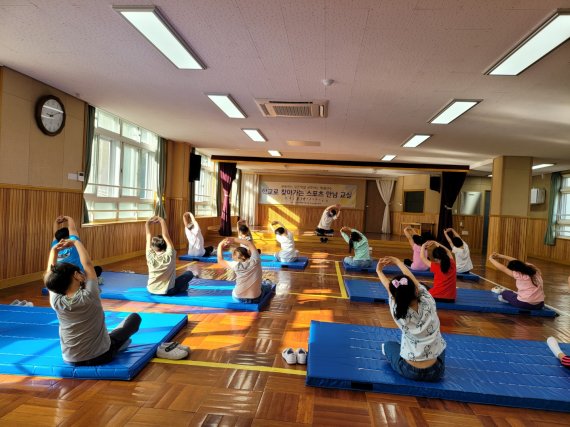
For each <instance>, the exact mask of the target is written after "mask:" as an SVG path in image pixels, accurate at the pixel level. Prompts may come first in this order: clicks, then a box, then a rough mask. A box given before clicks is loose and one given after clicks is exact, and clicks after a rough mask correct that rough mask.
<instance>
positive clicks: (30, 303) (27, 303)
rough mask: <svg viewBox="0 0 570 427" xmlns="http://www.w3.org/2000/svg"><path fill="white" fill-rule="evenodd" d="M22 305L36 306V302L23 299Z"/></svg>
mask: <svg viewBox="0 0 570 427" xmlns="http://www.w3.org/2000/svg"><path fill="white" fill-rule="evenodd" d="M20 305H21V306H22V307H33V306H34V303H33V302H30V301H26V300H24V301H22V302H21V303H20Z"/></svg>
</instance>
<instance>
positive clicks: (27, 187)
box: [0, 182, 83, 195]
mask: <svg viewBox="0 0 570 427" xmlns="http://www.w3.org/2000/svg"><path fill="white" fill-rule="evenodd" d="M0 189H12V190H32V191H55V192H58V193H76V194H81V195H83V190H76V189H73V188H55V187H33V186H30V185H20V184H4V183H1V182H0Z"/></svg>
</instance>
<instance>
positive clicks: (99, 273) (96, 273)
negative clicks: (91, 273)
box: [93, 265, 103, 277]
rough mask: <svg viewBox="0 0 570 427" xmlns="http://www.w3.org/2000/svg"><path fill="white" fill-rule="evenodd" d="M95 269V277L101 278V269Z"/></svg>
mask: <svg viewBox="0 0 570 427" xmlns="http://www.w3.org/2000/svg"><path fill="white" fill-rule="evenodd" d="M93 268H94V269H95V275H96V276H97V277H99V276H101V273H103V269H102V268H101V266H100V265H96V266H95V267H93Z"/></svg>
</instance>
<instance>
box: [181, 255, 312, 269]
mask: <svg viewBox="0 0 570 427" xmlns="http://www.w3.org/2000/svg"><path fill="white" fill-rule="evenodd" d="M260 258H261V266H262V267H265V268H289V269H292V270H304V269H305V267H306V266H307V264H309V258H307V257H304V256H300V257H297V260H296V261H293V262H280V261H276V260H275V256H273V255H270V254H261V255H260ZM178 259H180V260H182V261H200V262H214V263H215V262H218V258H217V257H215V256H208V257H196V256H192V255H181V256H179V257H178ZM224 259H225V260H226V261H231V259H232V256H231V254H230V253H229V252H224Z"/></svg>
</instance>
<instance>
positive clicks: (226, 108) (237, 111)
mask: <svg viewBox="0 0 570 427" xmlns="http://www.w3.org/2000/svg"><path fill="white" fill-rule="evenodd" d="M206 96H207V97H208V98H210V100H211V101H212V102H213V103H214V104H216V105H217V106H218V108H219V109H220V110H222V111H223V112H224V113H225V114H226V116H228V117H229V118H230V119H245V118H246V117H247V116H246V115H245V113H244V112H243V111H242V109H241V108H240V106H239V105H238V104H237V102H235V101H234V99H233V98H232V97H231V95H217V94H213V93H210V94H208V93H207V94H206Z"/></svg>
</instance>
